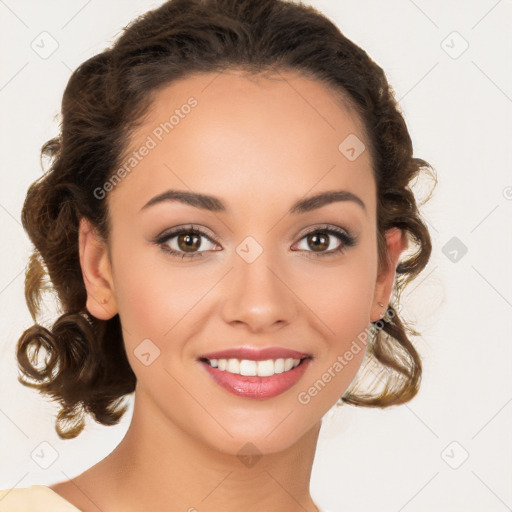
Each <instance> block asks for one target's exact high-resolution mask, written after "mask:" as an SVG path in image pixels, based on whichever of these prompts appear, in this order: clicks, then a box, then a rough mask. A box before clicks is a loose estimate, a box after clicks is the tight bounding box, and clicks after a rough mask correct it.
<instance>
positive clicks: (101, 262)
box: [78, 217, 117, 320]
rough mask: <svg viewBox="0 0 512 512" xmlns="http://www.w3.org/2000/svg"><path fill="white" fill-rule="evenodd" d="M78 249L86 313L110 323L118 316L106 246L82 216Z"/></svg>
mask: <svg viewBox="0 0 512 512" xmlns="http://www.w3.org/2000/svg"><path fill="white" fill-rule="evenodd" d="M78 247H79V255H80V266H81V267H82V276H83V279H84V284H85V288H86V290H87V302H86V308H87V311H89V313H90V314H91V315H93V316H95V317H96V318H98V319H100V320H109V319H110V318H112V317H113V316H115V315H116V314H117V304H116V300H115V296H114V284H113V280H112V269H111V264H110V258H109V254H108V247H107V245H106V243H105V242H103V241H102V240H101V239H100V237H99V235H98V234H97V231H96V230H95V229H94V227H93V226H92V224H91V223H90V222H89V221H88V220H87V219H86V218H85V217H82V218H81V219H80V226H79V232H78Z"/></svg>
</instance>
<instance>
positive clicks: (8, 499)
mask: <svg viewBox="0 0 512 512" xmlns="http://www.w3.org/2000/svg"><path fill="white" fill-rule="evenodd" d="M0 512H80V510H79V509H77V508H76V507H75V506H73V505H72V504H71V503H69V502H67V501H66V500H65V499H64V498H62V497H61V496H59V495H58V494H57V493H56V492H54V491H53V490H52V489H50V488H49V487H47V486H45V485H31V486H30V487H19V488H14V489H2V490H0Z"/></svg>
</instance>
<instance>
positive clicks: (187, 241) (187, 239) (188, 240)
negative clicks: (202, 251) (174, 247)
mask: <svg viewBox="0 0 512 512" xmlns="http://www.w3.org/2000/svg"><path fill="white" fill-rule="evenodd" d="M194 239H195V243H194V241H193V240H194ZM182 241H183V242H184V245H182V244H181V242H182ZM178 243H179V245H180V248H181V249H184V250H185V251H189V252H192V251H190V249H198V248H199V246H200V245H201V241H200V239H199V237H198V236H197V235H180V236H179V237H178Z"/></svg>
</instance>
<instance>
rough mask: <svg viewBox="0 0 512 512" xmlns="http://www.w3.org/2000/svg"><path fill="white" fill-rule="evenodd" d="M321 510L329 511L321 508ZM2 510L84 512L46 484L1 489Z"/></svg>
mask: <svg viewBox="0 0 512 512" xmlns="http://www.w3.org/2000/svg"><path fill="white" fill-rule="evenodd" d="M318 509H319V510H320V512H329V511H328V510H326V509H320V507H318ZM0 512H82V510H80V509H79V508H76V507H75V506H74V505H72V504H71V503H69V501H67V500H65V499H64V498H63V497H62V496H61V495H60V494H57V493H56V492H55V491H54V490H53V489H50V488H49V487H47V486H46V485H31V486H30V487H23V488H20V487H18V488H14V489H7V490H0Z"/></svg>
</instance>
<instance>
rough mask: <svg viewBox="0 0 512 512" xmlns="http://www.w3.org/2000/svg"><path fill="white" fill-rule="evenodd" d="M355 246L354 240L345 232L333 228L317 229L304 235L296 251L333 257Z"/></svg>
mask: <svg viewBox="0 0 512 512" xmlns="http://www.w3.org/2000/svg"><path fill="white" fill-rule="evenodd" d="M355 244H356V238H355V237H354V236H352V235H350V234H349V233H348V231H347V230H345V229H341V228H338V227H335V226H326V227H322V228H317V229H314V230H312V231H309V232H308V233H306V234H305V235H304V236H303V237H302V238H301V239H300V241H299V242H298V245H297V247H298V249H299V250H303V251H305V252H309V253H313V254H314V256H320V257H321V256H335V255H336V254H338V255H339V254H342V253H343V252H345V250H346V249H348V248H349V247H353V246H354V245H355Z"/></svg>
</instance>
